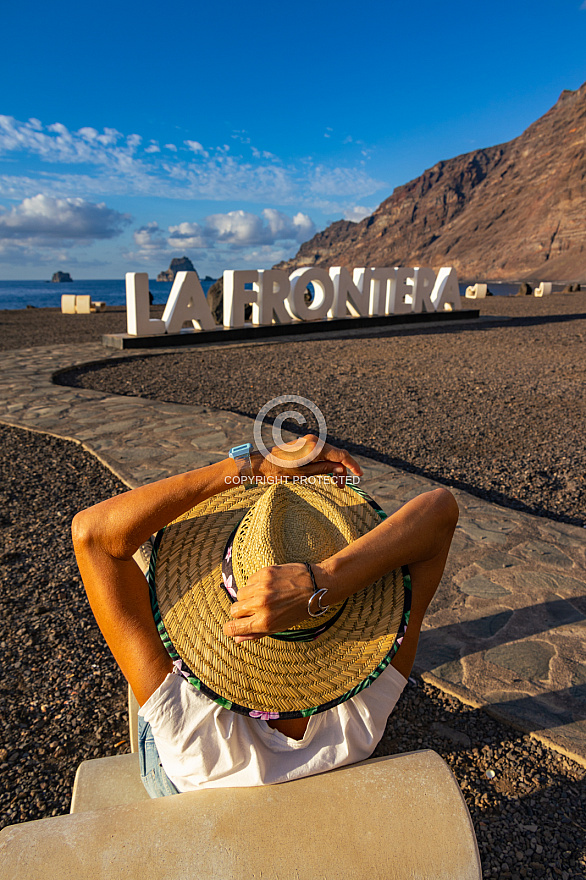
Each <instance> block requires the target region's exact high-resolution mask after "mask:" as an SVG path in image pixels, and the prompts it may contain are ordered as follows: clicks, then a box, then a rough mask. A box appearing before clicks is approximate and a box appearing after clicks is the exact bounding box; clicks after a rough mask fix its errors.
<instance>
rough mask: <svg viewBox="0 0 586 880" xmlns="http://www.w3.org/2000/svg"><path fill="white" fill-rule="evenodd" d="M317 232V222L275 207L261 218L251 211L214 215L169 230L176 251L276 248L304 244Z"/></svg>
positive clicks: (170, 241) (170, 242)
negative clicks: (278, 244)
mask: <svg viewBox="0 0 586 880" xmlns="http://www.w3.org/2000/svg"><path fill="white" fill-rule="evenodd" d="M314 232H315V226H314V224H313V221H312V220H311V218H310V217H308V216H307V214H302V213H301V212H299V213H298V214H296V215H295V216H294V217H288V216H287V215H286V214H283V213H282V212H281V211H277V210H275V209H274V208H265V209H264V210H263V211H262V212H261V215H260V216H259V215H258V214H252V213H251V212H249V211H242V210H240V211H229V212H228V213H226V214H212V215H210V216H209V217H206V219H205V221H204V223H203V225H201V224H199V223H180V224H179V225H178V226H170V227H169V245H170V247H172V248H178V247H184V248H187V249H189V248H205V247H209V246H210V245H212V244H216V245H217V244H220V245H221V244H224V245H228V246H230V248H249V247H253V246H257V245H273V244H275V242H277V241H280V242H285V241H289V242H302V241H305V240H306V239H307V238H310V237H311V236H312V235H313V233H314Z"/></svg>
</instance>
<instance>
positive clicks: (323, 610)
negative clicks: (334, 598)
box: [305, 562, 330, 617]
mask: <svg viewBox="0 0 586 880" xmlns="http://www.w3.org/2000/svg"><path fill="white" fill-rule="evenodd" d="M305 567H306V569H307V571H308V572H309V576H310V578H311V585H312V587H313V593H312V595H311V596H310V597H309V602H308V603H307V613H308V614H309V616H310V617H321V616H322V614H325V613H326V611H327V610H328V609H329V607H330V606H329V605H326V606H325V608H324V607H323V605H322V604H321V600H322V597H323V596H325V594H326V593H327V592H328V591H327V590H324V589H321V590H319V589H318V587H317V584H316V582H315V576H314V574H313V571H312V568H311V565H310V564H309V562H306V563H305ZM315 598H317V607H318V608H319V611H317V612H314V611H312V610H311V603H312V602H313V600H314V599H315Z"/></svg>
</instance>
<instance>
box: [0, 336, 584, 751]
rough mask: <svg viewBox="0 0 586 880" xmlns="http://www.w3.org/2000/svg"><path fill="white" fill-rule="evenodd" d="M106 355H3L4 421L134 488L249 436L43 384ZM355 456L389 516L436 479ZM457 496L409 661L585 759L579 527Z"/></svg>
mask: <svg viewBox="0 0 586 880" xmlns="http://www.w3.org/2000/svg"><path fill="white" fill-rule="evenodd" d="M133 354H134V355H141V354H144V352H143V351H137V352H135V353H133ZM125 356H129V355H125ZM130 356H133V355H130ZM116 357H120V353H119V352H115V351H107V350H105V349H104V348H103V347H102V345H101V344H99V343H88V344H84V345H59V346H53V347H51V348H31V349H21V350H18V351H10V352H6V353H4V354H3V356H2V367H1V368H0V421H2V422H4V423H6V424H10V425H15V426H17V427H21V428H27V429H30V430H35V431H41V432H45V433H49V434H53V435H55V436H58V437H62V438H66V439H72V440H76V441H78V442H80V443H82V444H83V446H84V447H85V448H86V449H87V450H88V451H90V452H92V453H93V454H95V455H96V456H97V457H98V458H99V459H100V460H101V461H102V462H104V464H106V465H107V466H108V467H109V468H111V470H113V471H114V472H115V473H116V474H117V475H118V476H119V477H121V478H122V480H124V481H125V482H126V483H127V484H128V485H129V486H132V487H134V486H138V485H141V484H143V483H147V482H150V481H153V480H156V479H160V478H162V477H166V476H169V475H171V474H174V473H179V472H181V471H184V470H187V469H189V468H191V467H198V466H202V465H205V464H208V463H210V462H214V461H218V460H220V459H221V458H223V457H224V456H225V455H226V452H227V450H228V449H230V448H231V446H233V445H235V444H237V443H242V442H246V441H248V440H249V439H252V419H249V418H246V417H243V416H237V415H234V414H233V413H229V412H224V411H221V410H216V409H213V408H212V407H208V406H195V405H194V406H181V405H177V404H166V403H159V402H157V401H151V400H143V399H139V398H134V397H119V396H111V395H107V394H103V393H101V392H96V391H89V390H85V389H77V388H66V387H62V386H58V385H54V384H53V383H52V375H53V374H54V373H55V372H56V371H59V370H62V369H65V368H67V367H71V366H72V365H75V364H82V363H87V362H91V361H107V360H112V359H113V358H116ZM360 462H361V465H362V466H363V467H364V470H365V479H364V480H363V483H362V485H363V486H364V488H365V489H366V490H367V491H368V492H370V493H371V494H373V495H374V496H375V497H376V498H377V499H378V500H379V502H380V503H381V504H382V506H383V507H384V508H385V510H386V511H387V512H388V513H391V512H393V511H394V510H396V509H397V508H398V507H400V505H401V504H403V503H405V501H407V500H409V498H412V497H413V496H414V495H416V494H418V493H420V492H422V491H425V490H426V489H429V488H432V487H433V486H434V484H433V483H432V482H431V481H430V480H426V479H424V478H423V477H419V476H416V475H413V474H407V473H405V472H403V471H400V470H397V469H396V468H392V467H389V466H387V465H384V464H381V463H380V462H375V461H372V460H370V459H360ZM454 494H455V495H456V497H457V499H458V503H459V505H460V510H461V517H460V523H459V525H458V529H457V531H456V535H455V540H454V544H453V551H452V554H451V556H450V560H449V561H448V567H447V570H446V574H445V576H444V579H443V581H442V585H441V587H440V590H439V591H438V594H437V596H436V598H435V599H434V602H433V604H432V606H431V608H430V613H429V616H428V617H427V619H426V625H425V626H426V628H425V631H424V632H423V633H422V637H421V642H420V649H419V652H418V655H417V661H416V669H417V671H418V672H420V673H421V674H422V676H423V678H424V679H425V680H426V681H429V682H431V683H432V684H434V685H436V686H438V687H440V688H441V689H442V690H444V691H448V692H450V693H451V694H453V695H455V696H457V697H459V698H460V699H461V700H463V701H464V702H466V703H469V704H472V705H475V706H479V705H483V706H485V707H486V708H487V710H488V711H489V712H491V713H492V714H495V715H497V716H498V717H500V718H502V719H504V720H505V721H507V722H509V723H512V724H514V725H515V726H517V727H520V728H521V729H523V730H525V731H528V732H530V733H531V734H532V735H534V736H536V737H537V738H539V739H540V740H542V741H544V742H546V743H548V744H549V745H551V746H552V747H553V748H555V749H557V750H558V751H561V752H564V753H566V754H568V755H569V756H570V757H573V758H574V759H576V760H578V761H579V762H580V763H581V764H583V765H585V766H586V663H585V660H586V652H585V648H584V644H585V636H586V623H585V621H586V531H585V530H584V529H580V528H576V527H574V526H569V525H564V524H562V523H554V522H551V521H549V520H545V519H541V518H538V517H533V516H529V515H527V514H523V513H519V512H517V511H511V510H507V509H504V508H501V507H497V506H496V505H494V504H490V503H488V502H486V501H483V500H481V499H478V498H475V497H474V496H472V495H469V494H467V493H465V492H462V491H459V490H456V491H455V493H454Z"/></svg>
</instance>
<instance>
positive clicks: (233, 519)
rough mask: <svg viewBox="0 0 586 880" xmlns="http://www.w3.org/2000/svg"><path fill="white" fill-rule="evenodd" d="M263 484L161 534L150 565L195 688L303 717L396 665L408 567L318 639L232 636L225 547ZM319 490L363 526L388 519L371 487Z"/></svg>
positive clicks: (165, 623) (166, 623)
mask: <svg viewBox="0 0 586 880" xmlns="http://www.w3.org/2000/svg"><path fill="white" fill-rule="evenodd" d="M264 491H266V489H265V488H264V487H262V486H258V487H254V488H252V489H247V490H244V489H243V488H241V487H238V488H235V489H230V490H228V491H226V492H224V493H222V494H221V495H216V496H214V497H213V498H210V499H208V501H206V502H204V503H203V504H201V505H198V507H196V508H194V509H193V510H191V511H189V512H188V513H186V514H184V515H183V516H182V517H180V518H179V519H178V520H176V521H175V522H174V523H172V524H171V525H170V526H167V528H166V529H164V530H163V531H162V532H160V533H159V535H158V536H157V541H156V542H155V551H154V553H153V559H152V564H151V570H150V572H149V580H150V585H151V598H152V602H153V611H154V613H155V619H156V622H157V625H158V628H159V632H160V634H161V637H162V639H163V641H164V643H165V645H166V647H167V650H168V652H169V654H170V656H171V657H172V658H173V659H174V660H181V665H182V668H183V672H184V674H185V675H186V677H188V679H189V680H190V681H191V683H192V684H193V685H194V686H195V687H198V688H199V689H201V690H202V691H203V692H204V693H205V694H207V696H209V697H211V699H214V700H216V702H219V703H220V704H221V705H223V706H226V707H227V708H229V709H231V710H232V711H236V712H241V713H244V714H253V715H260V716H264V715H269V716H273V717H276V716H278V717H282V718H295V717H301V716H307V715H311V714H315V713H316V712H319V711H324V710H325V709H327V708H330V706H332V705H336V704H338V703H340V702H343V701H344V700H346V699H349V698H350V697H351V696H353V695H355V694H356V693H358V692H359V691H360V690H362V689H363V688H364V687H367V686H368V685H369V684H370V683H371V682H372V681H374V679H375V678H376V677H377V676H378V675H379V674H380V672H381V671H382V670H383V669H384V668H385V667H386V666H387V665H388V663H389V662H390V660H391V659H392V656H393V654H394V652H395V651H396V649H397V646H398V645H397V638H398V637H399V638H400V636H401V634H402V632H403V631H404V629H405V627H406V623H407V620H408V605H409V604H410V602H406V599H408V598H409V596H410V589H409V587H410V584H409V579H408V573H407V572H406V571H402V570H401V569H398V570H396V571H394V572H390V573H389V574H388V575H386V576H385V577H384V578H382V579H381V580H379V581H378V582H377V583H375V584H373V585H371V586H370V587H367V588H366V589H365V590H361V591H360V592H358V593H356V594H354V595H353V596H351V597H350V598H349V599H348V600H347V602H346V604H345V606H344V608H343V611H342V613H341V614H340V616H339V618H338V619H337V620H336V622H335V623H334V624H332V626H331V627H330V628H329V629H328V630H327V631H326V632H324V633H323V634H321V635H320V636H319V638H318V639H317V640H316V641H313V642H302V643H299V642H286V641H279V640H278V639H273V638H271V637H265V638H263V639H260V640H258V641H248V642H242V643H239V644H238V643H236V642H235V641H234V640H233V639H232V638H229V637H226V636H224V633H223V625H224V623H225V622H226V621H227V620H230V619H231V617H230V606H231V602H230V599H229V597H228V595H227V594H226V591H225V590H224V588H223V586H222V577H221V564H222V557H223V553H224V549H225V546H226V542H227V540H228V538H229V536H230V535H231V533H232V532H233V530H234V529H235V528H236V527H237V525H238V523H239V522H240V520H241V519H242V518H243V516H244V515H245V513H246V511H247V510H248V509H249V508H250V507H251V506H252V505H253V504H254V503H255V501H256V500H257V499H258V498H259V497H260V496H261V494H262V493H263V492H264ZM319 491H323V492H326V493H327V494H328V495H329V496H330V497H331V498H333V499H335V501H336V503H338V504H340V505H342V506H343V507H344V508H345V509H346V513H347V515H349V516H351V517H352V518H353V521H354V524H355V526H356V528H357V530H358V533H359V534H365V533H366V532H367V531H370V530H371V529H372V528H374V526H376V525H377V524H378V523H379V522H380V521H381V518H380V516H379V514H378V513H377V511H376V510H375V509H374V506H371V504H370V503H368V501H367V500H366V498H367V497H368V496H366V497H365V493H362V492H360V494H358V493H357V492H355V491H351V490H350V489H348V488H346V489H343V490H341V489H339V488H338V487H336V486H334V485H333V484H332V483H329V482H326V481H323V483H322V484H321V485H320V489H319ZM379 510H380V509H379ZM406 575H407V576H406Z"/></svg>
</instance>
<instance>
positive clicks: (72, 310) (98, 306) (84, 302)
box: [61, 293, 106, 315]
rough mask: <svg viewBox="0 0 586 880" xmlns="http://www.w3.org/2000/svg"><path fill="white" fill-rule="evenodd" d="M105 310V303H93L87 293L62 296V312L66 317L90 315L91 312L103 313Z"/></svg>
mask: <svg viewBox="0 0 586 880" xmlns="http://www.w3.org/2000/svg"><path fill="white" fill-rule="evenodd" d="M105 308H106V303H105V302H92V298H91V296H90V295H89V294H87V293H83V294H74V293H64V294H62V296H61V312H62V314H64V315H89V314H91V312H102V311H103V310H104V309H105Z"/></svg>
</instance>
